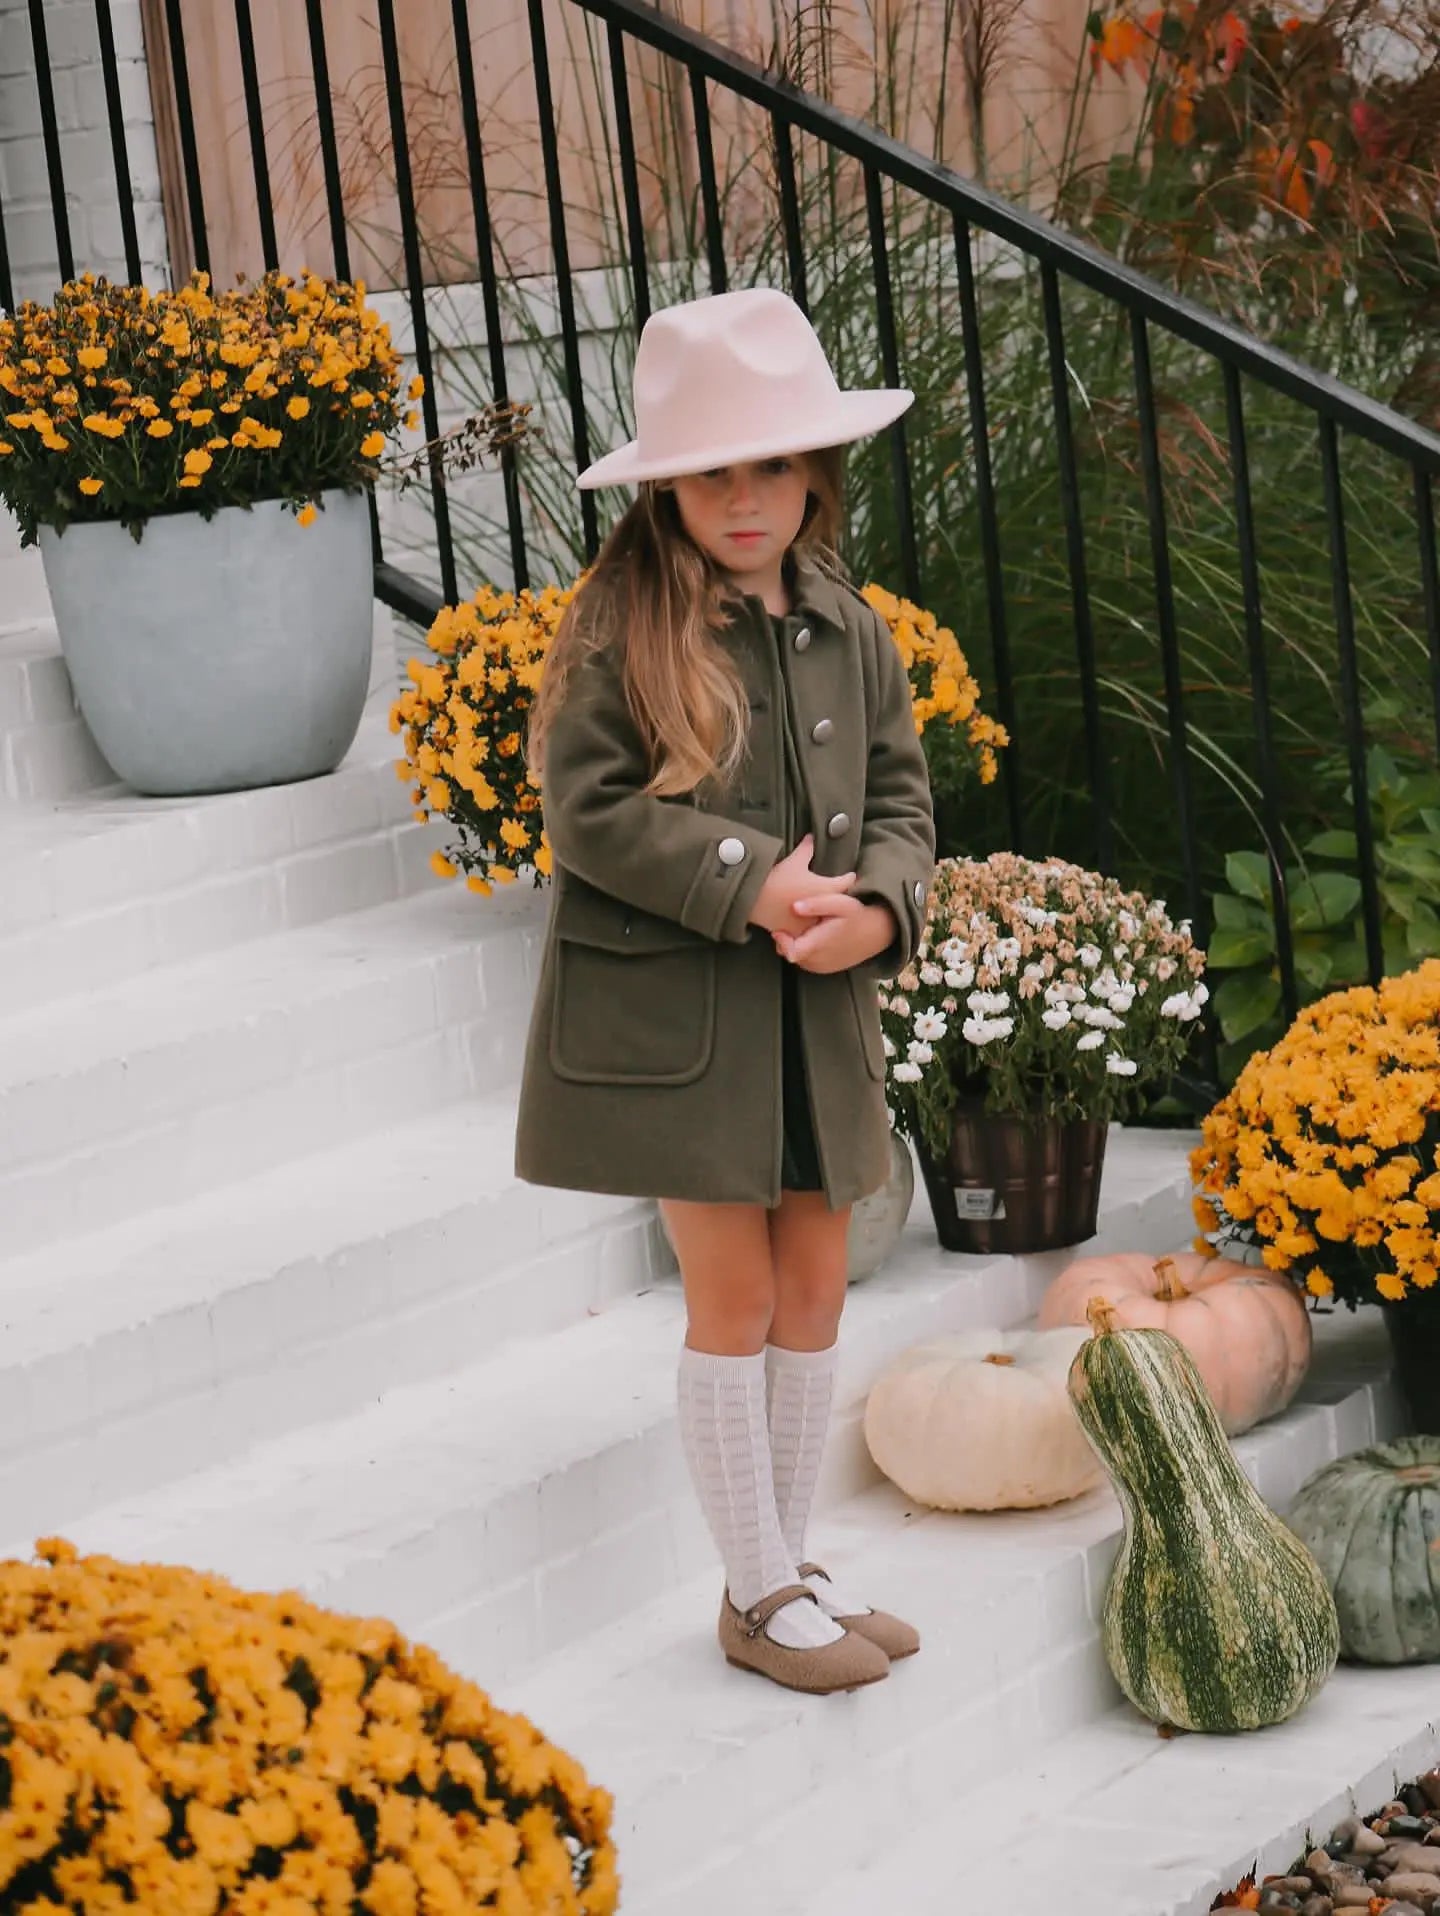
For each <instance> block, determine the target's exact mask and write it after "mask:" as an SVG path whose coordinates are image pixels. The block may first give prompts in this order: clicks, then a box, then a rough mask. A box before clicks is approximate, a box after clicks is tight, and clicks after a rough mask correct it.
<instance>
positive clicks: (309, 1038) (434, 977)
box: [0, 888, 542, 1252]
mask: <svg viewBox="0 0 1440 1916" xmlns="http://www.w3.org/2000/svg"><path fill="white" fill-rule="evenodd" d="M493 903H494V901H484V902H482V901H481V900H479V899H477V898H475V897H474V896H473V895H472V894H470V893H468V892H464V891H461V890H459V889H456V888H451V889H447V890H443V891H441V890H437V891H435V892H433V893H431V894H430V895H428V896H425V897H421V898H416V899H408V898H407V899H402V900H400V901H399V902H397V903H396V904H393V905H385V906H381V907H379V908H378V909H376V910H372V911H364V912H355V913H352V914H351V915H350V916H348V917H345V918H337V919H332V920H329V921H327V922H325V923H322V924H317V925H313V926H310V927H307V928H306V929H304V930H300V931H295V932H287V933H284V934H282V935H280V936H277V937H274V938H267V939H260V940H257V941H254V942H252V943H249V944H245V945H241V946H238V947H236V948H234V949H232V950H229V951H225V952H221V953H217V954H215V955H214V956H212V957H208V958H203V959H199V960H196V961H194V962H193V963H190V964H186V965H176V966H172V967H170V968H168V969H164V970H161V971H156V972H151V973H148V974H146V975H144V976H142V977H138V978H133V979H130V980H129V981H127V982H126V983H124V984H120V985H117V986H116V987H115V988H113V989H112V990H109V991H105V992H100V993H96V994H94V995H92V996H90V997H88V998H85V999H74V1000H70V1001H68V1002H59V1003H56V1004H54V1005H49V1006H45V1007H42V1008H40V1009H39V1010H35V1011H31V1012H29V1013H26V1014H22V1015H20V1016H17V1017H13V1018H10V1019H8V1020H5V1021H3V1022H0V1216H3V1217H4V1218H5V1221H6V1243H7V1246H8V1247H9V1248H10V1249H12V1250H14V1251H16V1252H19V1251H21V1250H28V1249H32V1248H34V1247H35V1246H37V1245H38V1244H41V1243H45V1242H48V1241H52V1240H53V1239H54V1238H55V1237H57V1236H60V1235H69V1234H72V1233H74V1232H76V1231H86V1230H93V1229H98V1228H99V1227H101V1226H102V1225H105V1224H109V1223H114V1222H117V1221H118V1220H119V1219H121V1218H123V1217H127V1216H133V1215H134V1214H136V1213H137V1212H141V1211H145V1210H148V1209H151V1208H153V1207H155V1206H157V1205H162V1204H166V1203H169V1202H172V1201H173V1200H174V1198H175V1196H176V1194H177V1193H189V1192H193V1191H196V1190H204V1189H209V1188H212V1187H213V1186H215V1185H218V1184H223V1183H228V1182H233V1181H235V1180H237V1179H240V1178H244V1177H247V1176H250V1175H252V1174H254V1173H255V1172H257V1171H260V1170H263V1169H267V1168H268V1167H270V1166H272V1165H275V1164H277V1163H281V1162H284V1161H285V1160H286V1159H288V1158H290V1157H293V1156H296V1155H303V1154H305V1153H306V1152H309V1151H313V1150H315V1149H317V1148H321V1147H323V1146H324V1145H325V1144H326V1143H327V1142H330V1141H335V1142H341V1141H343V1140H346V1139H349V1138H353V1137H356V1136H359V1135H362V1134H364V1133H365V1132H367V1131H371V1130H373V1129H375V1128H377V1127H378V1126H380V1125H382V1124H385V1123H387V1122H391V1121H393V1119H394V1118H395V1117H396V1116H397V1115H400V1114H405V1115H409V1114H412V1113H414V1112H417V1111H420V1110H423V1109H425V1108H426V1107H427V1106H428V1105H431V1104H436V1105H438V1104H443V1103H447V1102H453V1101H454V1100H455V1099H457V1098H460V1097H463V1096H465V1095H466V1094H467V1093H469V1092H471V1091H473V1090H477V1089H480V1090H483V1089H485V1088H489V1087H493V1086H495V1085H497V1084H500V1083H503V1082H506V1081H508V1080H509V1079H510V1078H511V1077H513V1075H514V1073H515V1071H516V1069H517V1067H518V1058H519V1052H520V1048H521V1045H522V1042H523V1038H524V1027H525V1020H524V1017H523V1016H522V1015H521V1013H522V1008H525V1007H528V1003H529V997H530V993H531V992H532V990H533V983H534V961H535V957H536V948H537V947H538V943H539V937H540V925H541V915H540V914H541V909H542V907H541V903H540V901H537V900H534V899H533V898H530V897H518V898H516V899H515V900H514V902H513V903H511V901H510V899H509V898H508V897H507V899H506V900H505V901H503V902H502V903H501V904H500V906H499V907H498V908H497V909H489V906H490V905H491V904H493Z"/></svg>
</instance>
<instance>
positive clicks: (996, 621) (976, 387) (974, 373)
mask: <svg viewBox="0 0 1440 1916" xmlns="http://www.w3.org/2000/svg"><path fill="white" fill-rule="evenodd" d="M955 268H956V273H957V276H958V279H959V284H960V339H961V343H962V345H963V347H964V351H965V385H966V391H967V394H968V397H969V406H970V439H971V442H972V445H973V448H974V460H975V503H976V506H977V509H978V511H979V514H980V554H981V560H982V563H983V565H984V568H985V599H986V604H987V605H988V607H989V611H990V649H991V653H992V655H993V657H994V660H995V709H996V711H997V713H998V714H999V718H1000V723H1001V724H1002V725H1003V726H1004V727H1005V730H1006V731H1007V732H1008V733H1009V734H1010V743H1009V745H1008V746H1007V747H1006V748H1005V750H1004V751H1003V752H1002V753H1001V754H1000V776H1001V779H1002V781H1003V787H1004V792H1005V819H1006V825H1007V827H1008V831H1009V837H1010V849H1011V850H1012V851H1016V852H1023V851H1024V849H1025V826H1024V813H1023V810H1022V808H1021V804H1020V762H1019V755H1020V751H1021V744H1022V742H1021V739H1020V736H1019V733H1020V727H1019V724H1018V722H1017V720H1016V716H1015V673H1014V667H1013V665H1012V663H1011V659H1010V627H1009V620H1008V618H1007V615H1006V610H1005V570H1004V566H1003V563H1002V561H1001V557H1000V519H999V514H998V513H997V511H996V508H995V473H994V467H993V464H992V462H991V458H990V418H989V406H988V403H987V401H986V398H985V367H984V361H983V359H982V357H981V339H980V302H979V299H978V298H977V297H976V292H975V262H974V260H973V258H972V257H971V253H970V226H969V222H968V221H967V220H965V219H964V218H962V217H961V215H960V214H958V213H957V214H956V215H955Z"/></svg>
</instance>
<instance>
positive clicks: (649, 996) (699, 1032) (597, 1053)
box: [550, 893, 715, 1085]
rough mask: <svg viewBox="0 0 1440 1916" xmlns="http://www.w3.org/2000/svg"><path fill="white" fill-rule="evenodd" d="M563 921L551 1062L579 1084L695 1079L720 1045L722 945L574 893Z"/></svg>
mask: <svg viewBox="0 0 1440 1916" xmlns="http://www.w3.org/2000/svg"><path fill="white" fill-rule="evenodd" d="M565 906H566V909H563V910H562V911H561V912H560V914H559V916H558V918H557V922H556V927H555V960H554V962H555V1011H554V1021H553V1023H552V1025H551V1031H550V1063H551V1066H552V1068H553V1069H554V1072H555V1075H556V1076H557V1077H559V1078H565V1079H568V1080H569V1081H571V1082H572V1083H576V1084H651V1085H666V1084H671V1085H678V1084H693V1083H694V1082H695V1080H696V1079H697V1078H699V1077H702V1076H703V1075H704V1073H705V1071H706V1070H707V1069H708V1067H709V1064H710V1059H711V1057H712V1055H713V1052H714V1048H715V947H714V945H713V944H712V943H711V941H710V940H709V939H708V938H702V937H701V936H700V935H699V934H698V933H696V932H693V931H687V930H686V928H685V927H684V926H683V925H678V924H674V923H672V922H671V921H670V920H669V919H665V918H656V917H653V916H652V915H651V914H650V913H648V912H641V911H629V910H627V909H626V908H625V907H623V906H621V905H619V904H618V903H617V902H616V901H614V900H611V899H603V900H602V899H601V898H599V897H597V896H595V895H594V894H591V895H590V896H588V897H584V898H583V900H582V895H581V894H578V893H572V894H571V896H570V897H569V898H568V899H567V900H566V901H565Z"/></svg>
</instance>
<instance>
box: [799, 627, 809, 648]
mask: <svg viewBox="0 0 1440 1916" xmlns="http://www.w3.org/2000/svg"><path fill="white" fill-rule="evenodd" d="M809 647H810V628H809V626H808V625H802V626H801V628H800V630H799V631H798V632H797V633H796V634H795V650H796V651H797V652H805V651H808V650H809Z"/></svg>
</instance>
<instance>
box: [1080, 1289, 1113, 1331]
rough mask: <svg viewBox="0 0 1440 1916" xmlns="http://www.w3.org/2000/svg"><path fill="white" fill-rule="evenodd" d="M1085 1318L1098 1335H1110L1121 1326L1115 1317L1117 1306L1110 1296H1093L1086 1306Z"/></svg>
mask: <svg viewBox="0 0 1440 1916" xmlns="http://www.w3.org/2000/svg"><path fill="white" fill-rule="evenodd" d="M1085 1318H1086V1321H1087V1322H1088V1324H1089V1326H1090V1329H1091V1332H1092V1333H1093V1334H1094V1336H1096V1337H1108V1336H1109V1334H1110V1332H1111V1331H1115V1330H1118V1329H1119V1328H1120V1326H1119V1323H1118V1322H1117V1320H1116V1317H1115V1306H1114V1305H1113V1304H1112V1303H1111V1302H1110V1300H1109V1299H1108V1298H1104V1297H1092V1298H1091V1300H1090V1302H1089V1303H1088V1304H1087V1305H1086V1306H1085Z"/></svg>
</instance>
